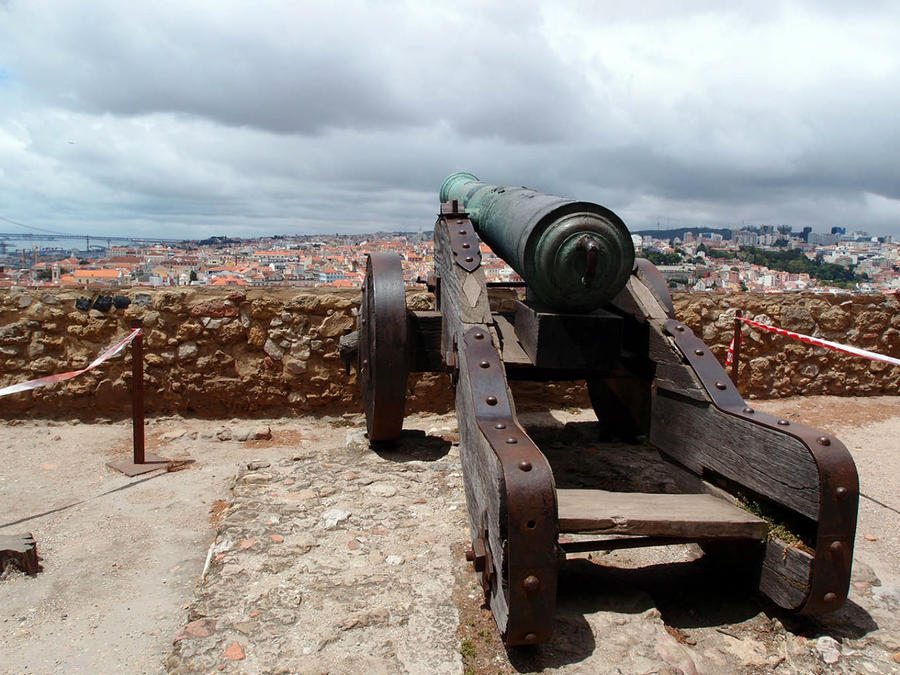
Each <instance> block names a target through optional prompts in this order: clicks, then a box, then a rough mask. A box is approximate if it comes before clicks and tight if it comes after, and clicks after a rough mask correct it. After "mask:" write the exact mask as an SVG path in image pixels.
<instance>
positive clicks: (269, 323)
mask: <svg viewBox="0 0 900 675" xmlns="http://www.w3.org/2000/svg"><path fill="white" fill-rule="evenodd" d="M358 298H359V293H358V292H355V291H332V290H328V289H283V288H266V289H253V290H248V291H245V292H244V291H241V292H235V291H227V290H219V289H209V288H202V287H191V288H179V289H158V290H152V291H148V290H146V289H125V290H123V291H122V295H121V296H117V297H115V298H110V297H109V296H105V295H102V293H101V292H100V291H93V292H91V291H73V290H55V289H54V290H41V289H5V290H3V291H0V386H4V385H6V384H12V383H16V382H20V381H23V380H27V379H31V378H35V377H40V376H43V375H49V374H52V373H60V372H64V371H69V370H75V369H78V368H82V367H84V366H86V365H87V364H88V363H89V362H90V361H91V360H92V359H93V358H94V357H96V355H97V354H98V353H100V352H101V351H102V349H103V348H104V347H106V346H108V345H109V344H111V343H112V342H113V341H114V340H115V339H116V338H117V337H121V336H124V335H125V334H126V333H127V332H128V330H129V327H130V325H131V322H132V320H134V319H141V320H142V322H143V326H144V331H145V335H146V337H145V339H144V345H145V356H144V362H145V388H146V408H147V412H148V414H150V415H159V414H167V413H180V414H184V415H197V416H204V417H254V416H270V415H278V414H297V413H307V412H315V411H322V412H327V413H330V414H333V413H340V412H347V411H359V410H361V404H360V400H359V393H358V388H357V383H356V374H355V372H354V373H351V374H349V375H348V374H346V373H345V372H344V369H343V364H342V363H341V361H340V359H339V357H338V338H339V337H340V336H341V335H342V334H343V333H344V331H346V330H348V329H351V328H352V327H353V326H354V325H355V321H356V319H355V313H356V307H357V304H358ZM495 300H496V301H497V302H505V300H497V299H495ZM407 302H408V305H409V306H410V308H413V309H429V308H431V306H432V302H433V299H432V298H431V296H430V295H429V294H427V293H424V292H418V291H410V292H409V293H408V296H407ZM676 306H677V307H678V311H679V316H680V317H681V318H682V320H684V321H685V322H686V323H688V324H689V325H690V326H691V328H692V329H693V330H694V331H695V332H697V334H699V335H702V336H703V337H704V339H705V340H706V341H707V342H708V343H709V344H710V346H711V347H712V348H713V349H714V350H715V352H716V354H717V355H718V356H719V357H720V358H724V354H725V350H726V349H727V345H728V341H729V340H730V335H731V327H732V322H731V315H732V313H733V311H734V309H736V308H738V307H740V308H741V309H743V310H744V312H745V315H747V316H756V317H758V318H759V317H760V316H761V318H762V319H763V320H767V321H771V322H773V323H776V324H779V325H783V326H784V327H785V328H790V329H792V330H797V331H800V332H805V333H814V334H819V335H822V336H824V337H826V338H829V339H833V340H838V341H844V342H849V343H851V344H856V345H859V346H862V347H865V348H869V349H873V350H875V351H880V352H882V353H885V354H890V355H893V356H898V355H900V333H898V328H900V312H898V311H897V310H898V303H897V300H896V298H893V297H891V298H885V297H884V296H850V295H838V296H798V295H784V296H781V295H767V296H752V295H732V296H708V295H699V294H685V295H680V296H678V297H677V298H676ZM744 330H745V336H746V338H747V339H746V340H745V343H744V354H745V357H746V359H747V360H749V365H747V366H745V367H744V368H743V372H742V374H741V382H740V385H741V390H742V392H744V394H745V396H746V395H752V396H763V397H768V396H785V395H789V394H800V393H805V394H817V393H832V394H846V395H866V394H881V393H898V389H900V368H898V367H892V366H886V365H885V364H879V363H874V362H870V361H865V360H859V359H853V358H851V357H846V356H843V355H840V354H836V353H833V352H828V351H826V350H823V349H817V348H810V347H806V346H804V345H801V344H799V343H795V342H791V341H788V340H786V339H785V338H781V337H775V336H769V335H768V334H761V333H759V332H758V331H751V330H749V329H747V328H745V329H744ZM745 362H746V361H745ZM130 377H131V364H130V351H128V350H126V351H125V352H124V353H123V354H122V355H120V356H118V357H116V358H115V359H113V360H111V361H109V362H108V363H106V364H104V365H103V366H101V367H100V368H98V369H96V370H94V371H91V372H88V373H85V374H83V375H80V376H79V377H77V378H74V379H72V380H69V381H68V382H65V383H62V384H57V385H54V386H52V387H46V388H43V389H37V390H34V391H33V392H26V393H20V394H15V395H12V396H7V397H5V398H2V399H0V417H5V418H15V417H20V416H24V415H29V416H31V415H33V416H52V417H62V418H65V417H79V418H85V419H94V418H121V417H125V416H127V415H129V414H130V383H129V380H130ZM513 392H514V394H515V396H516V403H517V405H518V406H519V407H520V408H529V407H533V406H534V404H536V403H537V402H546V400H547V398H548V396H549V397H550V400H552V401H553V402H554V404H556V405H587V399H586V396H585V393H584V390H583V387H580V386H571V385H568V384H553V383H550V384H537V383H514V385H513ZM452 405H453V391H452V388H451V387H450V385H449V382H448V378H447V376H446V375H445V374H440V373H433V374H426V375H421V376H419V375H416V376H413V377H411V379H410V390H409V397H408V410H409V411H416V410H429V411H435V412H444V411H447V410H450V409H451V408H452Z"/></svg>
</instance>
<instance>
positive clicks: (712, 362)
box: [665, 319, 859, 614]
mask: <svg viewBox="0 0 900 675" xmlns="http://www.w3.org/2000/svg"><path fill="white" fill-rule="evenodd" d="M665 330H666V333H667V334H668V335H670V336H671V337H672V338H673V340H674V342H675V345H676V346H677V347H678V349H679V350H680V351H681V353H682V354H683V355H684V357H685V358H686V359H687V361H688V363H690V365H691V366H692V367H693V369H694V371H695V372H696V374H697V377H698V378H699V379H700V382H701V383H702V384H703V387H704V388H705V389H706V392H707V394H709V398H710V400H711V401H712V403H713V405H714V406H715V407H716V408H718V409H719V410H721V411H722V412H724V413H726V414H729V415H734V416H735V417H738V418H740V419H742V420H744V421H747V422H750V423H752V424H757V425H760V426H763V427H766V428H768V429H770V430H772V431H775V432H778V433H781V434H785V435H787V436H791V437H793V438H795V439H797V440H798V441H800V442H801V443H803V445H805V446H806V448H807V449H808V450H809V453H810V455H812V457H813V460H814V461H815V463H816V468H817V469H818V472H819V515H818V519H817V527H816V545H815V554H814V558H813V566H812V575H811V577H812V578H811V582H810V589H809V594H808V595H807V598H806V601H805V603H804V604H803V607H802V609H801V610H800V611H801V613H804V614H814V613H822V612H827V611H830V610H832V609H836V608H837V607H839V606H840V605H841V603H843V602H844V600H845V599H846V597H847V590H848V589H849V585H850V565H851V562H852V560H853V539H854V536H855V534H856V512H857V508H858V503H859V479H858V477H857V473H856V465H855V464H854V463H853V458H852V457H851V456H850V453H849V451H848V450H847V448H846V447H845V446H844V444H843V443H841V442H840V441H839V440H837V439H836V438H834V437H831V436H828V435H825V434H823V433H822V432H821V431H818V430H816V429H813V428H811V427H807V426H804V425H802V424H797V423H795V422H788V421H787V420H784V419H779V418H777V417H774V416H773V415H769V414H766V413H763V412H760V411H758V410H754V409H753V408H751V407H749V406H748V405H747V403H746V402H745V401H744V399H743V398H742V397H741V395H740V393H739V392H738V390H737V388H736V387H735V386H734V384H733V383H732V382H731V380H729V379H728V376H727V375H726V374H725V370H724V369H723V368H722V366H721V365H720V364H719V361H718V360H717V359H716V357H715V356H714V355H713V354H712V353H711V352H710V351H709V350H708V348H707V347H706V345H705V344H704V343H703V341H702V340H700V339H699V338H698V337H696V336H695V335H694V334H693V332H691V330H690V329H689V328H688V327H687V326H685V325H684V324H683V323H681V322H680V321H676V320H675V319H670V320H668V321H666V323H665Z"/></svg>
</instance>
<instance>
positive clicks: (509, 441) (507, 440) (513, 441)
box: [506, 436, 519, 445]
mask: <svg viewBox="0 0 900 675" xmlns="http://www.w3.org/2000/svg"><path fill="white" fill-rule="evenodd" d="M518 442H519V441H518V440H517V439H515V438H513V437H512V436H510V437H509V438H507V439H506V443H507V445H515V444H516V443H518Z"/></svg>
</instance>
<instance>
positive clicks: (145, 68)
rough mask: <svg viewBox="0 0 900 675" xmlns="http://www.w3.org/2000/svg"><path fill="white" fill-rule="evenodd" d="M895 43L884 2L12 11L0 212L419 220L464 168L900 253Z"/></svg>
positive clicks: (234, 220) (45, 6) (244, 231)
mask: <svg viewBox="0 0 900 675" xmlns="http://www.w3.org/2000/svg"><path fill="white" fill-rule="evenodd" d="M726 4H727V5H728V8H726V7H725V5H726ZM898 27H900V10H898V3H894V2H883V3H882V2H876V1H872V2H866V3H849V2H844V1H840V2H839V1H837V0H835V1H834V2H825V1H817V2H806V3H804V2H785V3H781V2H774V1H773V2H759V1H758V0H755V1H752V2H746V3H722V2H719V1H718V0H715V1H709V2H683V3H676V2H665V1H662V0H641V1H640V2H627V3H626V2H615V3H613V2H597V1H594V2H590V1H586V2H563V1H561V0H557V1H554V2H516V3H512V2H506V3H496V4H495V3H491V2H485V1H484V0H454V1H453V2H449V3H446V4H441V3H432V2H426V1H424V0H418V1H410V2H407V3H404V2H393V1H389V0H377V1H376V0H372V1H369V2H364V1H348V2H343V1H340V0H335V1H333V2H327V3H326V2H321V3H314V2H273V1H268V0H256V1H255V2H243V1H238V0H215V1H214V2H185V1H184V0H175V1H172V2H170V1H166V0H154V1H153V2H141V3H136V2H123V1H121V0H115V1H109V2H104V1H99V0H92V1H91V2H75V1H70V2H52V1H40V0H34V1H24V0H23V1H18V0H0V217H2V218H5V219H9V220H13V221H16V222H20V223H25V224H28V225H31V226H36V227H42V228H45V229H48V230H54V231H60V232H78V233H81V232H87V233H92V234H99V235H105V234H119V233H126V232H127V233H129V234H140V235H143V236H148V237H149V236H157V237H190V238H201V237H205V236H209V235H212V234H230V235H232V236H257V235H269V234H278V233H295V232H299V233H309V232H361V231H375V230H380V229H403V230H417V229H418V228H419V227H420V226H422V227H424V228H425V229H428V228H429V227H430V226H431V225H432V224H433V220H434V213H435V212H436V210H437V190H438V187H439V186H440V183H441V180H442V179H443V178H444V176H445V175H446V174H448V173H450V172H451V171H455V170H460V169H463V170H469V171H472V172H473V173H475V174H477V175H478V176H480V177H481V178H482V179H483V180H485V181H488V182H494V183H510V184H518V185H527V186H529V187H533V188H536V189H540V190H544V191H547V192H554V193H557V194H563V195H566V196H572V197H578V198H581V199H587V200H591V201H596V202H599V203H601V204H604V205H606V206H608V207H609V208H612V209H613V210H614V211H616V212H617V213H618V214H619V215H621V216H622V218H623V219H624V220H625V222H626V223H627V224H628V225H629V227H630V228H631V229H633V230H636V229H642V228H655V227H656V225H657V223H660V224H661V225H662V226H666V225H670V226H672V227H675V226H683V225H703V226H727V227H731V226H740V225H741V223H746V224H763V223H768V224H791V225H793V226H794V228H795V229H799V228H800V227H802V226H805V225H812V226H813V227H814V228H815V229H816V230H824V229H826V228H829V227H831V226H832V225H845V226H847V227H848V228H851V229H865V230H867V231H869V232H870V233H872V234H894V235H895V236H896V235H900V170H898V163H900V120H898V118H900V40H898V39H897V35H898ZM0 231H7V232H15V231H24V230H23V229H22V228H20V227H18V226H16V225H13V224H11V223H9V222H8V220H7V221H0Z"/></svg>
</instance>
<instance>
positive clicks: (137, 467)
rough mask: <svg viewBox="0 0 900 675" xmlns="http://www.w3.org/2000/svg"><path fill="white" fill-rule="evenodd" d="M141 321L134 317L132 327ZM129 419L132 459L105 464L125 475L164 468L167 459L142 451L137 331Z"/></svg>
mask: <svg viewBox="0 0 900 675" xmlns="http://www.w3.org/2000/svg"><path fill="white" fill-rule="evenodd" d="M141 327H142V321H141V320H140V319H134V320H133V321H132V322H131V328H132V329H135V328H137V329H141ZM131 419H132V427H133V429H132V439H133V444H134V459H133V461H130V462H129V461H127V460H125V461H121V462H108V463H107V466H108V467H110V468H112V469H115V470H116V471H121V472H122V473H124V474H125V475H126V476H139V475H140V474H142V473H149V472H150V471H156V470H157V469H163V468H165V466H166V464H168V462H169V460H168V459H166V458H165V457H157V456H156V455H148V454H146V453H145V451H144V334H143V331H142V332H140V333H138V334H137V336H136V337H135V338H134V340H132V341H131Z"/></svg>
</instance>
